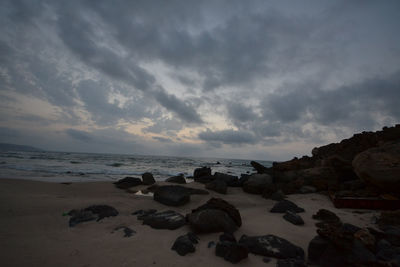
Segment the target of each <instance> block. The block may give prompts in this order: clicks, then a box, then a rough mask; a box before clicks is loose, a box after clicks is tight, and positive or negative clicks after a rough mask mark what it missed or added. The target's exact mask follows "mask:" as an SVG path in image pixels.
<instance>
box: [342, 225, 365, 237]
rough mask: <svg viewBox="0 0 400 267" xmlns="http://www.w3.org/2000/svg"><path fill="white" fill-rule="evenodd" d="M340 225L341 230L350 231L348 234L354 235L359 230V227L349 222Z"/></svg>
mask: <svg viewBox="0 0 400 267" xmlns="http://www.w3.org/2000/svg"><path fill="white" fill-rule="evenodd" d="M341 227H342V230H343V231H344V232H346V233H350V234H352V235H354V234H355V233H357V232H358V231H360V230H361V228H360V227H358V226H355V225H353V224H350V223H344V224H343V225H342V226H341Z"/></svg>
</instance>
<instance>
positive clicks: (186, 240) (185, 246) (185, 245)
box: [171, 233, 198, 256]
mask: <svg viewBox="0 0 400 267" xmlns="http://www.w3.org/2000/svg"><path fill="white" fill-rule="evenodd" d="M197 243H198V237H197V236H195V235H194V234H193V233H187V234H186V235H181V236H179V237H178V238H177V239H176V240H175V242H174V244H173V245H172V248H171V249H172V250H175V251H176V252H177V253H178V254H179V255H181V256H185V255H186V254H188V253H193V252H195V251H196V248H195V246H194V244H197Z"/></svg>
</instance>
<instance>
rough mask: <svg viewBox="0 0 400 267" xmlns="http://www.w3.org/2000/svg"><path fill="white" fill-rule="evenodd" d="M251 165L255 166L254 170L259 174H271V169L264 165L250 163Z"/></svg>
mask: <svg viewBox="0 0 400 267" xmlns="http://www.w3.org/2000/svg"><path fill="white" fill-rule="evenodd" d="M250 165H251V166H253V168H254V169H255V170H256V171H257V173H260V174H262V173H268V174H269V173H270V169H269V168H267V167H265V166H264V165H262V164H260V163H258V162H256V161H250Z"/></svg>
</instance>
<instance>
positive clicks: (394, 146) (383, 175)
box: [352, 142, 400, 192]
mask: <svg viewBox="0 0 400 267" xmlns="http://www.w3.org/2000/svg"><path fill="white" fill-rule="evenodd" d="M352 164H353V168H354V171H355V172H356V174H357V175H358V177H360V178H361V179H363V180H364V181H365V182H366V183H367V184H370V185H373V186H376V187H378V188H380V189H381V190H383V191H385V192H400V142H396V143H388V144H385V145H382V146H379V147H376V148H371V149H368V150H366V151H364V152H362V153H360V154H358V155H357V156H356V157H355V158H354V160H353V163H352Z"/></svg>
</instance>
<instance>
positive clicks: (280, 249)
mask: <svg viewBox="0 0 400 267" xmlns="http://www.w3.org/2000/svg"><path fill="white" fill-rule="evenodd" d="M239 244H242V245H244V246H245V247H247V248H248V250H249V252H251V253H253V254H257V255H262V256H267V257H275V258H279V259H288V258H297V259H304V250H303V249H302V248H301V247H298V246H296V245H294V244H292V243H290V242H289V241H287V240H286V239H283V238H280V237H278V236H275V235H264V236H251V237H250V236H246V235H243V236H242V237H241V238H240V240H239Z"/></svg>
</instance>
